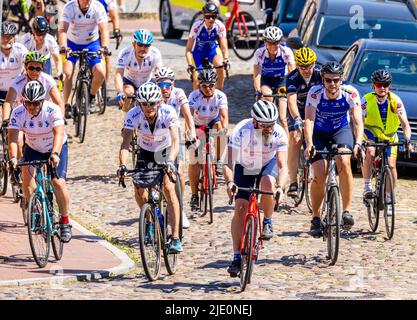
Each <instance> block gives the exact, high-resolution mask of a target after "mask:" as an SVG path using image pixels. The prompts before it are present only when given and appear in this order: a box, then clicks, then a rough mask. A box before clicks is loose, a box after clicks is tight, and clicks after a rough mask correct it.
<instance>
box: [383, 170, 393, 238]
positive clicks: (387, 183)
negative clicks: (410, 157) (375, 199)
mask: <svg viewBox="0 0 417 320" xmlns="http://www.w3.org/2000/svg"><path fill="white" fill-rule="evenodd" d="M383 181H384V183H383V185H384V189H382V192H383V193H382V195H383V196H382V198H383V199H384V218H385V229H386V231H387V237H388V239H389V240H391V239H392V237H393V236H394V226H395V192H394V181H393V178H392V172H391V170H390V169H389V168H386V169H385V170H384V175H383ZM387 189H389V190H390V191H386V190H387Z"/></svg>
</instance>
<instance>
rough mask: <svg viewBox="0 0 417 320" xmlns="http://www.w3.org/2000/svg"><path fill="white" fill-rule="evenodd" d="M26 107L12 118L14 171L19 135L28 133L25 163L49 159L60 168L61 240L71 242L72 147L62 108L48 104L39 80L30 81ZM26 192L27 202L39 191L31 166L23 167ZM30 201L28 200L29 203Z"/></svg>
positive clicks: (25, 91)
mask: <svg viewBox="0 0 417 320" xmlns="http://www.w3.org/2000/svg"><path fill="white" fill-rule="evenodd" d="M22 96H23V99H24V100H23V104H21V105H19V106H18V107H16V108H15V109H14V110H13V112H12V116H11V118H10V125H9V154H10V165H11V168H13V169H14V168H16V165H17V158H16V157H17V149H18V147H17V143H18V136H19V132H20V131H22V132H24V134H25V137H26V142H25V146H24V148H23V161H34V160H47V159H49V160H50V162H51V163H52V164H53V165H54V166H55V167H56V168H57V175H58V176H54V175H53V176H52V184H53V187H54V190H55V196H56V200H57V203H58V207H59V212H60V213H61V218H60V224H61V241H63V242H69V241H70V240H71V225H70V224H69V215H68V212H69V201H70V196H69V193H68V189H67V187H66V183H65V179H66V175H67V167H68V144H67V135H66V133H65V126H64V119H63V116H62V114H61V110H60V108H59V107H58V106H57V105H55V104H53V103H52V102H49V101H46V100H45V96H46V91H45V89H44V87H43V85H42V84H41V83H40V82H38V81H29V82H28V83H27V84H26V85H25V86H24V88H23V92H22ZM22 190H23V196H24V198H25V199H26V200H28V199H29V197H30V195H31V194H32V193H33V191H34V190H35V181H34V172H33V169H32V168H30V167H27V166H25V167H23V168H22ZM27 202H28V201H26V203H27Z"/></svg>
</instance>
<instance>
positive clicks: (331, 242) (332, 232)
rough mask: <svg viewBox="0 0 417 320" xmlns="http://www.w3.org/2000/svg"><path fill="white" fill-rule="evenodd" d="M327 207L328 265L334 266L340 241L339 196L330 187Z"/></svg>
mask: <svg viewBox="0 0 417 320" xmlns="http://www.w3.org/2000/svg"><path fill="white" fill-rule="evenodd" d="M328 199H329V205H328V207H327V215H326V220H327V221H326V226H327V229H326V233H327V234H326V238H327V253H328V257H329V259H330V265H331V266H332V265H334V264H335V263H336V261H337V257H338V254H339V240H340V220H341V211H340V196H339V190H338V188H336V187H332V188H331V189H330V191H329V197H328Z"/></svg>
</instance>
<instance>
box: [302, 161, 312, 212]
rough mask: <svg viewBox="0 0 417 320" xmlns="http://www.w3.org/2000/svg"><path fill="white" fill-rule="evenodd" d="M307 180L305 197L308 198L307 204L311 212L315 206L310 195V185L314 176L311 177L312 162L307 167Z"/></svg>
mask: <svg viewBox="0 0 417 320" xmlns="http://www.w3.org/2000/svg"><path fill="white" fill-rule="evenodd" d="M306 171H307V172H306V180H305V187H304V194H305V195H304V197H305V199H306V204H307V208H308V211H309V212H313V206H312V204H311V197H310V187H311V181H313V178H312V177H311V164H309V165H308V166H307V167H306Z"/></svg>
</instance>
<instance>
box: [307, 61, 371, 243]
mask: <svg viewBox="0 0 417 320" xmlns="http://www.w3.org/2000/svg"><path fill="white" fill-rule="evenodd" d="M321 77H322V79H323V83H322V84H321V85H318V86H314V87H312V88H311V89H310V90H309V91H308V95H307V102H306V110H305V112H306V114H305V118H306V120H305V128H304V133H305V140H306V150H305V156H306V157H307V158H310V150H311V149H312V147H313V146H314V147H315V149H317V150H323V149H327V150H329V149H330V147H331V145H332V144H336V145H337V146H338V148H339V150H342V151H343V150H353V155H354V157H355V158H356V157H357V154H358V151H359V152H362V151H361V145H362V138H363V122H362V117H361V108H360V106H361V102H360V97H359V93H358V91H357V90H356V89H355V88H354V87H352V86H350V85H345V84H342V81H343V66H342V65H341V64H339V63H338V62H335V61H330V62H327V63H325V64H324V65H323V66H322V69H321ZM349 112H350V113H351V116H352V120H353V127H354V130H353V133H354V136H353V134H352V129H351V125H350V117H349ZM354 137H355V139H356V140H355V143H354ZM324 157H325V156H324V155H316V154H315V152H314V153H313V158H312V168H313V173H314V180H313V182H312V185H311V205H312V207H313V219H312V221H311V228H310V231H311V235H312V236H313V237H319V236H320V235H321V220H320V206H321V203H322V201H323V196H324V188H325V184H326V175H327V172H326V163H325V160H324ZM350 158H351V156H350V155H341V156H338V157H336V165H337V172H338V174H339V181H340V192H341V195H342V202H343V214H342V219H343V225H344V227H346V228H349V227H352V226H353V224H354V220H353V216H352V215H351V214H350V208H351V205H352V192H353V177H352V169H351V166H350Z"/></svg>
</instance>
